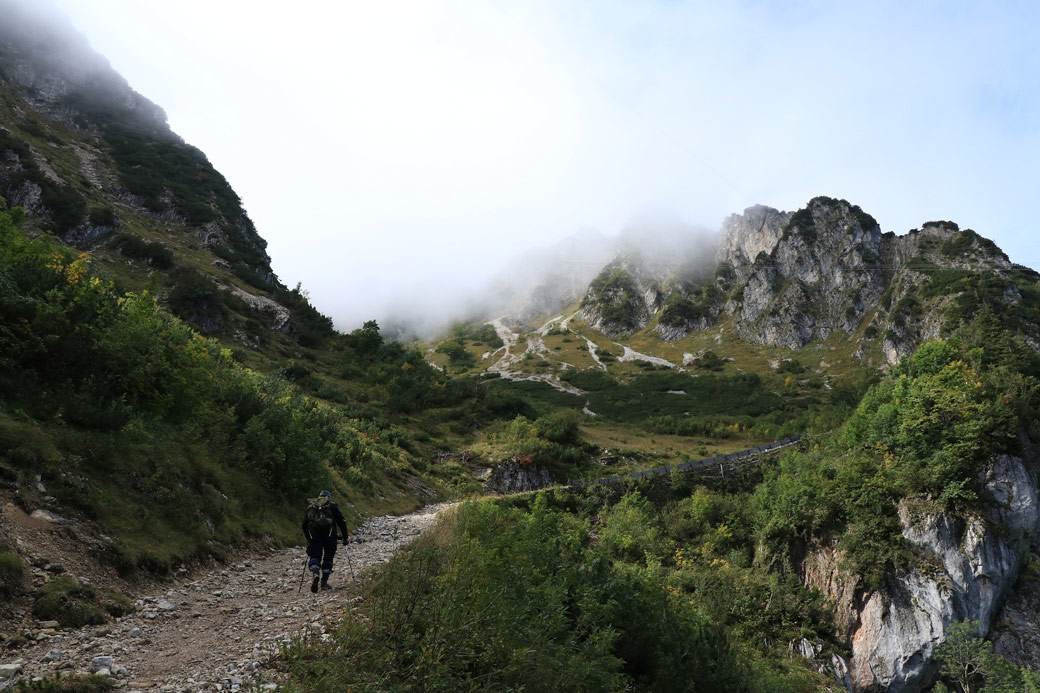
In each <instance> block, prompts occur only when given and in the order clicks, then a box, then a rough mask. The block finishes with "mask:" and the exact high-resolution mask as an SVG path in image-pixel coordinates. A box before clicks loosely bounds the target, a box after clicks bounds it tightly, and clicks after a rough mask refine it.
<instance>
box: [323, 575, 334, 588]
mask: <svg viewBox="0 0 1040 693" xmlns="http://www.w3.org/2000/svg"><path fill="white" fill-rule="evenodd" d="M321 588H322V589H323V590H331V589H332V588H331V587H329V576H328V575H325V576H323V577H322V578H321Z"/></svg>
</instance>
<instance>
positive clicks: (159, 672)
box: [0, 503, 449, 691]
mask: <svg viewBox="0 0 1040 693" xmlns="http://www.w3.org/2000/svg"><path fill="white" fill-rule="evenodd" d="M448 506H449V504H446V503H442V504H438V505H431V506H427V507H425V508H423V509H422V510H419V511H417V512H415V513H412V514H409V515H403V516H399V517H395V516H386V517H377V518H372V519H370V520H368V521H367V522H366V523H365V524H364V525H362V526H361V527H359V528H358V529H357V530H356V531H355V532H354V533H352V534H351V544H350V546H349V547H346V548H345V547H342V546H340V548H339V551H338V552H337V554H336V572H335V573H334V574H333V576H332V579H331V580H330V584H332V585H333V587H334V588H333V589H331V590H328V591H319V592H318V593H317V594H312V593H311V592H310V590H309V586H310V580H309V579H306V580H305V581H304V583H303V587H302V589H300V584H301V583H300V578H301V575H303V570H304V565H305V563H306V555H305V553H304V550H303V547H293V548H290V549H278V550H269V551H268V552H267V553H264V554H261V555H252V556H248V557H245V556H243V557H242V558H241V560H239V561H238V562H236V563H233V564H230V565H227V566H225V567H224V568H222V569H218V570H216V571H212V572H207V573H205V574H198V575H191V576H184V577H182V578H180V579H177V580H175V581H173V582H172V583H169V584H167V585H166V586H165V587H164V589H163V590H162V591H159V592H155V593H154V594H143V595H139V596H138V597H137V600H136V604H137V611H136V612H135V613H133V614H130V615H128V616H126V617H124V618H122V619H119V620H117V621H116V622H115V623H110V624H107V625H104V626H94V627H88V628H83V629H80V630H76V631H62V630H58V629H56V628H53V627H47V626H53V624H37V625H38V626H39V627H38V628H34V629H31V631H30V632H28V633H26V635H27V636H28V637H30V638H31V639H32V640H33V644H32V645H30V646H28V647H26V648H22V649H20V650H18V651H17V653H15V657H12V658H11V661H9V660H8V658H7V657H4V658H3V659H0V669H2V668H3V667H8V669H6V670H4V671H0V676H2V675H3V674H4V673H8V674H13V676H10V677H7V678H0V690H3V689H4V688H9V687H10V686H12V685H13V684H14V683H15V682H16V681H18V680H21V679H32V678H34V677H39V676H51V675H54V674H55V673H58V672H61V673H63V674H71V673H90V672H100V673H102V674H103V675H109V676H112V677H114V679H115V680H116V681H117V683H118V685H119V686H120V688H122V689H124V690H148V691H206V690H218V691H219V690H223V691H236V690H239V688H245V689H248V688H250V687H253V689H254V690H255V688H256V687H259V688H260V689H261V690H262V689H265V688H271V689H273V688H274V687H275V684H274V683H272V682H270V681H271V679H273V678H274V674H273V672H270V671H268V670H266V669H265V664H266V663H267V662H268V660H269V659H270V657H271V655H272V654H275V653H276V652H277V651H278V646H279V643H281V642H285V641H288V640H290V639H292V638H293V637H294V636H296V635H310V636H317V637H321V636H322V635H323V634H324V633H325V630H326V628H327V627H328V626H329V625H331V621H332V620H333V619H334V618H337V617H338V616H339V615H340V614H341V613H342V611H343V609H344V608H345V607H349V605H350V604H351V603H355V602H356V601H357V599H358V597H357V592H358V586H359V581H360V578H361V577H362V575H363V574H364V573H365V572H366V571H367V569H369V568H371V567H372V566H374V565H377V564H380V563H384V562H386V561H388V560H389V559H390V558H391V557H392V556H393V555H394V553H395V552H396V551H397V549H398V548H400V547H401V546H402V545H404V544H405V543H407V542H409V541H411V540H413V539H414V538H415V537H417V536H418V535H419V534H420V533H421V532H422V531H423V530H424V529H425V528H427V527H429V526H430V525H431V524H432V523H433V522H434V519H435V518H436V516H437V514H438V513H439V512H441V511H442V510H444V509H445V508H446V507H448ZM0 657H2V655H0ZM15 670H17V673H14V672H15Z"/></svg>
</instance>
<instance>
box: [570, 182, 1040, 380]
mask: <svg viewBox="0 0 1040 693" xmlns="http://www.w3.org/2000/svg"><path fill="white" fill-rule="evenodd" d="M715 242H716V243H717V246H718V247H717V251H715V253H714V267H713V268H707V270H706V268H705V264H704V263H703V262H701V263H699V264H695V265H693V266H692V267H693V269H691V267H690V266H684V264H683V262H684V261H681V260H680V258H679V256H678V255H676V257H674V258H672V261H671V264H669V263H668V260H667V258H664V259H662V258H660V257H658V258H657V261H655V262H654V263H648V262H646V261H645V260H644V259H643V255H642V254H641V252H640V249H639V247H638V246H629V247H627V249H626V250H625V251H624V252H623V253H620V254H619V255H618V256H616V257H615V259H614V260H612V261H611V262H610V263H609V264H607V265H606V267H604V269H603V270H602V272H600V274H599V275H598V276H597V277H596V278H595V279H594V280H593V281H592V282H591V284H590V285H589V288H588V291H587V292H586V294H585V298H584V299H583V301H582V306H581V312H580V313H579V317H580V318H582V319H583V320H585V321H586V322H587V323H588V324H589V325H590V326H592V327H594V328H596V329H599V330H600V331H602V332H604V333H605V334H607V335H609V336H611V337H616V336H618V335H621V334H629V333H632V332H635V331H638V330H641V329H644V328H646V327H647V326H651V325H652V326H653V331H654V333H655V334H656V335H657V336H659V337H661V338H662V339H666V340H669V341H674V340H676V339H680V338H682V337H684V336H686V335H688V334H690V333H691V332H694V331H698V330H705V329H709V328H711V327H714V326H716V325H718V324H719V323H722V322H723V321H730V324H732V327H733V329H734V330H735V331H736V333H737V335H738V336H740V337H741V338H742V339H745V340H747V341H750V342H754V343H758V344H770V345H773V346H781V347H786V348H790V349H798V348H801V347H803V346H805V345H806V344H809V343H811V342H816V343H819V342H821V341H823V340H825V339H827V338H828V337H829V336H830V335H831V334H833V333H835V332H838V333H842V334H844V335H847V336H848V337H849V338H850V339H851V340H853V343H854V344H855V345H856V346H855V348H854V349H853V351H854V353H856V355H857V356H859V357H865V356H867V355H868V354H875V355H876V354H880V355H881V357H882V359H883V360H884V361H885V362H887V363H889V364H894V363H896V362H897V361H898V360H899V359H900V358H902V357H903V356H905V355H907V354H909V353H911V352H912V351H913V350H914V349H915V348H916V347H917V346H918V345H920V344H921V343H922V342H924V341H926V340H928V339H934V338H936V337H938V336H940V335H942V334H943V333H944V332H947V331H949V330H950V329H953V328H955V327H956V326H957V325H958V324H959V323H960V322H961V321H962V320H967V319H970V317H971V316H972V315H974V314H975V312H976V311H977V309H978V307H979V305H980V304H981V302H982V299H981V298H980V297H981V296H982V295H983V294H985V295H986V297H987V298H986V300H987V301H990V302H992V299H993V298H994V297H996V298H997V300H998V301H999V303H1000V304H1002V305H999V306H998V308H1000V309H1002V308H1005V307H1006V308H1007V311H1004V312H1007V313H1011V312H1013V309H1015V307H1016V306H1018V305H1019V304H1020V303H1021V302H1022V301H1023V300H1025V299H1024V297H1023V296H1024V292H1027V290H1028V287H1031V286H1032V285H1034V284H1035V282H1036V281H1037V280H1040V274H1037V273H1036V272H1034V271H1032V270H1029V269H1028V268H1024V267H1020V266H1017V265H1014V264H1012V263H1011V262H1010V261H1009V260H1008V258H1007V256H1006V255H1004V253H1002V252H1001V251H1000V249H999V248H997V247H996V246H995V245H994V244H993V243H992V242H991V241H989V240H987V239H985V238H983V237H981V236H979V235H978V234H977V233H975V232H974V231H971V230H970V229H967V230H961V229H960V228H959V227H958V226H957V225H956V224H954V223H953V222H947V221H938V222H929V223H926V224H924V226H923V227H922V228H921V229H913V230H911V231H909V232H908V233H906V234H905V235H902V236H896V235H895V234H894V233H882V231H881V228H880V226H879V225H878V223H877V222H876V221H875V220H874V219H873V217H871V216H870V215H869V214H867V213H865V212H864V211H863V210H862V209H860V208H859V207H857V206H856V205H853V204H850V203H849V202H846V201H845V200H835V199H831V198H828V197H816V198H813V199H812V200H810V201H809V203H808V204H807V205H806V206H805V207H804V208H802V209H800V210H799V211H797V212H793V213H792V212H781V211H779V210H776V209H772V208H770V207H765V206H762V205H756V206H754V207H749V208H747V209H746V210H744V212H743V214H734V215H731V216H730V217H729V218H728V219H727V220H726V221H725V223H724V224H723V227H722V231H721V233H720V234H719V235H718V237H716V239H715ZM1023 287H1026V289H1023ZM1019 312H1021V311H1019ZM655 321H656V324H654V323H655ZM1019 323H1020V324H1016V325H1015V326H1013V329H1014V330H1015V331H1017V332H1019V333H1020V334H1023V335H1025V336H1026V338H1027V339H1033V340H1037V339H1038V338H1040V325H1037V324H1034V323H1030V322H1028V319H1026V320H1019Z"/></svg>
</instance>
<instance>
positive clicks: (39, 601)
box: [32, 575, 134, 628]
mask: <svg viewBox="0 0 1040 693" xmlns="http://www.w3.org/2000/svg"><path fill="white" fill-rule="evenodd" d="M133 610H134V607H133V602H131V601H130V599H129V598H128V597H126V596H125V595H123V594H120V593H119V592H116V591H114V590H105V589H97V588H95V587H94V586H93V585H91V584H88V583H84V582H80V581H79V580H77V579H76V578H75V577H73V576H71V575H59V576H58V577H56V578H54V579H53V580H51V581H50V582H47V583H44V584H43V585H41V586H40V587H39V588H38V589H37V590H36V597H35V600H34V601H33V607H32V612H33V616H35V617H36V618H38V619H40V620H42V621H57V622H58V623H59V624H60V625H61V627H62V628H82V627H83V626H87V625H100V624H102V623H105V622H107V621H108V620H109V618H110V617H112V616H125V615H126V614H128V613H130V612H132V611H133Z"/></svg>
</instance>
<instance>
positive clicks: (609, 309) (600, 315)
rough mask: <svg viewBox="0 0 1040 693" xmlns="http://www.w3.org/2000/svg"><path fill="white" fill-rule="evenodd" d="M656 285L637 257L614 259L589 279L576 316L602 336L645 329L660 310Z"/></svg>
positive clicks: (659, 297)
mask: <svg viewBox="0 0 1040 693" xmlns="http://www.w3.org/2000/svg"><path fill="white" fill-rule="evenodd" d="M663 302H664V293H663V291H662V290H661V285H660V282H659V281H658V280H657V278H656V277H654V276H653V275H652V274H651V273H650V272H649V271H648V270H647V268H646V265H645V263H644V262H643V258H642V257H641V256H639V255H638V254H632V255H629V256H627V257H623V258H617V259H615V260H613V261H611V262H610V263H609V264H608V265H607V266H606V267H604V268H603V271H601V272H600V273H599V275H597V276H596V278H595V279H593V280H592V283H591V284H590V285H589V290H588V292H587V293H586V294H585V298H584V299H582V303H581V310H580V311H579V312H578V317H579V318H581V319H582V320H585V321H586V322H587V323H588V324H589V325H590V326H592V327H594V328H595V329H597V330H599V331H600V332H602V333H603V334H605V335H607V336H610V337H616V336H618V335H620V334H625V333H629V332H635V331H637V330H641V329H643V328H644V327H646V325H647V323H649V322H650V318H651V317H653V315H654V314H655V313H656V312H657V311H658V310H660V309H661V307H662V305H663Z"/></svg>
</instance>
